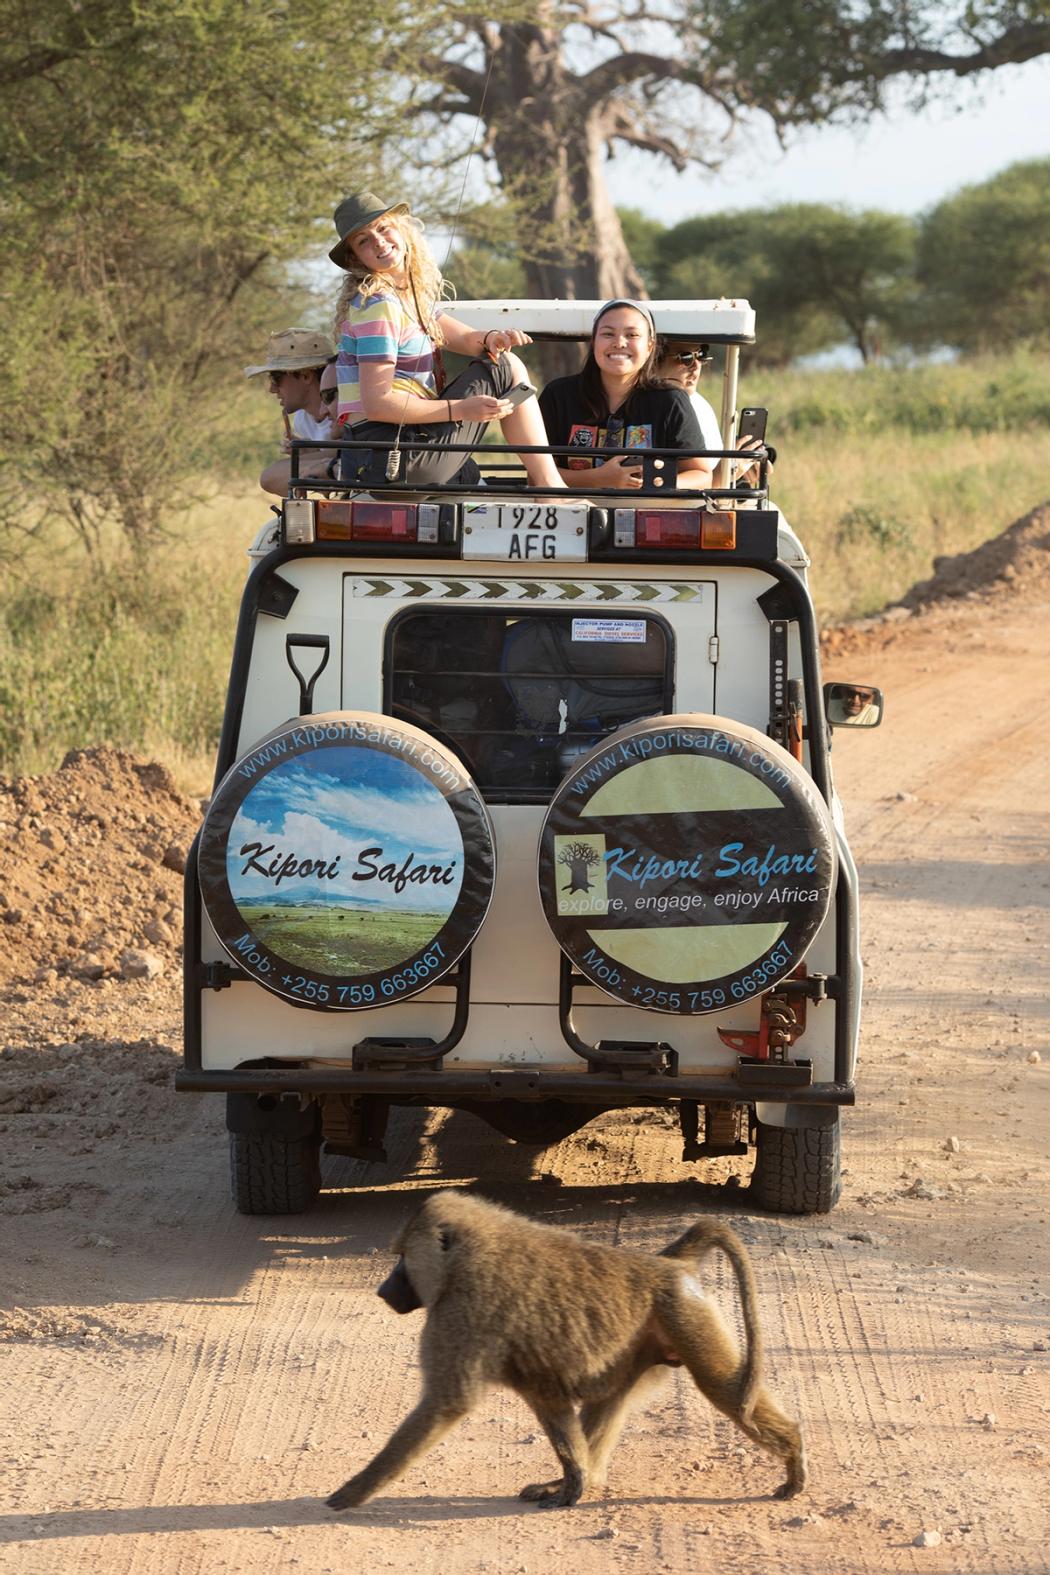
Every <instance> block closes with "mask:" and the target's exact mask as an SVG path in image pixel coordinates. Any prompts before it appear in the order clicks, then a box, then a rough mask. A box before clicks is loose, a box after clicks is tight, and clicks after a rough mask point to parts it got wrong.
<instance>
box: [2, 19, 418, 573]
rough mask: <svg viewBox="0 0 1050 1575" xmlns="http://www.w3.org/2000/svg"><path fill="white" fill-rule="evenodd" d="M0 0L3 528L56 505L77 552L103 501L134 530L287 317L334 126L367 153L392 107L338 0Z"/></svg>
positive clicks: (19, 525) (150, 525)
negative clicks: (290, 269)
mask: <svg viewBox="0 0 1050 1575" xmlns="http://www.w3.org/2000/svg"><path fill="white" fill-rule="evenodd" d="M0 9H2V11H3V14H4V21H5V26H4V28H3V30H2V34H3V42H2V43H0V82H2V84H3V89H4V91H3V96H2V99H0V223H2V226H3V231H4V277H3V283H2V285H0V338H2V340H3V343H4V345H5V378H4V386H3V389H2V391H0V525H6V527H7V529H6V531H5V534H4V539H3V541H2V542H0V546H3V547H4V548H6V550H7V551H8V552H11V551H15V550H17V549H18V547H19V545H20V536H19V532H21V531H24V530H30V531H32V530H34V529H36V528H38V526H39V524H40V522H41V521H42V520H46V519H47V518H48V517H53V516H54V514H55V512H56V511H60V512H61V513H62V514H63V515H64V516H65V518H66V520H67V521H68V522H70V523H72V525H73V526H74V527H75V529H76V531H77V533H78V535H79V537H80V539H81V540H82V542H83V543H84V545H85V546H86V547H87V548H89V549H90V550H95V549H97V547H98V544H99V542H100V541H101V539H102V531H103V527H104V525H105V524H106V522H107V521H108V520H109V519H111V518H114V517H115V518H117V519H118V520H119V521H120V523H121V525H122V526H123V529H124V531H125V533H126V534H127V535H129V536H132V537H140V538H141V537H144V536H148V535H149V534H150V532H151V531H152V530H153V529H155V528H156V527H157V525H158V524H159V523H160V521H161V519H162V517H163V514H164V513H165V511H166V510H167V508H168V507H169V506H170V504H171V503H172V502H173V501H174V500H176V499H177V497H178V495H179V491H180V483H182V482H183V481H184V479H185V477H186V476H187V474H189V475H190V477H191V479H192V472H193V460H194V455H195V452H199V450H200V447H201V440H202V436H203V435H205V434H206V433H207V432H208V430H209V429H210V428H211V427H212V426H213V424H214V423H215V422H216V420H217V419H221V418H222V416H223V414H224V412H225V410H226V409H227V408H228V405H229V400H230V392H231V385H232V386H233V387H236V381H235V380H238V379H239V378H240V375H241V374H240V367H243V366H244V364H245V363H246V362H250V361H254V360H255V359H256V355H257V351H258V350H259V349H260V348H261V346H262V344H264V343H265V336H266V332H267V330H269V329H273V328H278V327H283V326H286V325H287V323H288V322H290V321H292V320H293V318H292V316H291V313H292V310H293V306H292V303H294V304H295V309H296V310H297V309H298V304H299V298H297V297H296V296H295V295H294V294H291V293H290V292H289V291H288V289H287V286H286V285H285V283H284V274H285V268H286V265H287V264H288V263H289V262H290V261H292V260H294V259H295V258H297V257H299V256H301V255H302V253H303V251H304V249H305V247H306V246H307V245H309V243H310V241H311V239H312V238H313V232H314V226H315V224H316V223H317V215H318V214H321V213H324V214H325V218H326V220H327V215H328V214H329V213H330V212H331V208H332V206H333V202H334V199H333V192H335V193H339V192H340V191H341V190H342V189H343V187H344V185H345V182H346V180H347V175H346V152H345V150H346V147H347V143H348V141H349V139H350V137H351V134H352V135H353V138H354V141H355V143H356V144H357V145H358V146H359V147H360V148H361V149H362V150H363V151H365V152H367V149H368V147H369V139H370V138H372V139H375V138H378V137H381V136H382V135H383V134H384V131H385V130H388V129H389V125H390V119H391V116H392V114H393V113H394V112H395V111H396V108H397V106H396V104H392V99H393V94H392V92H391V88H390V85H389V83H388V81H387V80H386V79H385V76H381V73H380V68H379V66H378V65H377V64H376V59H375V57H376V55H377V53H378V51H377V47H376V46H377V37H376V31H375V29H376V26H377V24H372V30H371V32H370V31H369V27H368V25H365V24H364V23H360V22H359V19H356V7H354V6H353V5H352V4H351V3H350V0H324V3H323V4H322V0H282V3H281V4H279V5H277V4H274V5H265V6H257V7H255V8H248V7H246V6H245V4H244V0H179V3H178V4H177V5H172V4H171V3H170V0H0ZM351 23H354V24H355V25H354V26H351ZM322 26H323V27H324V28H325V29H326V31H325V32H324V33H323V34H322V39H321V42H319V43H317V44H313V45H309V46H307V45H306V40H307V39H309V38H311V36H312V35H313V34H315V33H317V32H318V31H319V30H320V29H321V28H322ZM328 39H330V40H331V41H330V42H327V41H326V40H328ZM348 82H349V83H350V84H351V90H350V91H349V92H348ZM333 106H339V110H338V113H333ZM329 231H330V222H326V224H325V226H324V233H325V235H327V234H328V233H329ZM43 497H46V498H47V503H48V507H47V509H46V510H45V509H43V508H42V507H41V502H42V499H43ZM26 502H28V505H29V506H28V507H26V506H25V505H26Z"/></svg>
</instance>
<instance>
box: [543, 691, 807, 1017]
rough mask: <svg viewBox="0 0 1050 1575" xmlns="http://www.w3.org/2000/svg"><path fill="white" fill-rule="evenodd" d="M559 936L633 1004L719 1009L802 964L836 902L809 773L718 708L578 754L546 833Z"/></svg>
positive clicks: (546, 873) (552, 920)
mask: <svg viewBox="0 0 1050 1575" xmlns="http://www.w3.org/2000/svg"><path fill="white" fill-rule="evenodd" d="M539 877H540V898H541V901H542V903H543V911H544V913H545V915H546V918H547V922H548V924H549V925H550V927H551V930H552V932H553V934H554V937H555V939H556V940H557V942H558V944H559V946H560V947H561V948H562V950H563V951H564V952H565V954H566V955H567V956H568V957H569V959H570V960H571V961H572V963H573V964H574V965H575V967H576V968H577V969H578V970H579V972H580V973H582V974H583V975H584V976H585V977H586V978H587V979H589V980H590V981H591V982H592V983H593V984H596V985H598V986H599V987H600V988H601V989H603V990H604V991H606V993H607V994H609V995H612V996H614V997H615V998H616V999H617V1000H619V1001H622V1002H623V1003H624V1004H626V1005H628V1006H641V1007H646V1008H648V1009H650V1010H652V1011H660V1012H679V1013H683V1014H685V1013H702V1012H715V1011H722V1010H723V1009H724V1008H725V1007H727V1006H732V1005H734V1004H735V1003H736V1002H739V1001H742V1000H747V999H749V998H750V997H751V996H754V995H756V994H758V993H760V992H761V991H763V990H767V989H769V988H770V987H771V986H772V985H774V984H776V983H777V982H778V981H779V980H781V979H783V978H786V977H787V975H788V974H790V973H792V972H793V971H794V970H795V968H796V967H797V966H798V964H799V963H800V961H801V960H802V957H803V956H804V955H805V952H806V949H807V947H808V946H809V945H810V943H811V942H812V940H813V938H814V936H815V935H816V934H817V931H818V930H819V929H820V926H821V925H822V924H823V922H824V918H825V915H826V914H827V911H828V905H829V903H830V901H831V896H832V892H833V889H834V881H835V837H834V829H833V826H832V821H831V814H830V811H829V810H828V806H827V804H826V803H825V802H824V800H823V799H822V798H821V796H820V794H819V792H818V791H817V788H816V785H815V783H814V782H813V779H812V777H810V775H809V773H808V772H807V771H805V770H804V768H803V767H802V766H801V765H799V763H798V762H797V761H796V760H795V759H793V757H792V756H791V755H789V754H788V752H787V750H785V749H782V748H781V747H780V745H779V744H776V743H774V742H773V740H772V739H770V738H767V737H766V736H765V734H763V733H759V732H758V731H757V730H756V729H754V728H751V727H747V726H746V725H745V724H743V723H741V722H733V721H730V720H728V719H727V718H725V717H716V716H702V715H695V714H691V715H688V716H663V717H650V718H647V719H646V720H645V721H642V722H635V723H631V724H630V725H629V726H628V727H625V728H622V729H620V730H619V731H618V732H616V733H613V734H611V735H610V736H609V737H608V738H607V739H605V741H604V742H603V743H602V744H600V745H599V746H598V747H597V748H595V749H593V750H591V751H590V752H589V753H588V754H586V755H584V756H582V757H581V758H580V759H579V760H578V761H576V762H575V764H574V765H573V768H572V770H571V771H570V772H569V774H568V775H567V776H566V777H565V779H564V781H563V782H562V783H561V785H560V787H559V788H558V790H557V792H556V793H555V795H554V798H553V800H552V801H551V805H550V808H549V810H548V811H547V816H546V819H545V821H544V824H543V830H542V832H541V835H540V849H539Z"/></svg>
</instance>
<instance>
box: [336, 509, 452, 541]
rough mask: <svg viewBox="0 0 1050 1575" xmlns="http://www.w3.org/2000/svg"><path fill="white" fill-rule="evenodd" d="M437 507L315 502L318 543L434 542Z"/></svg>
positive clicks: (435, 538) (436, 537)
mask: <svg viewBox="0 0 1050 1575" xmlns="http://www.w3.org/2000/svg"><path fill="white" fill-rule="evenodd" d="M438 517H439V509H438V505H437V504H432V503H420V504H416V503H371V502H370V503H359V502H346V501H344V500H343V499H337V498H320V499H318V501H317V538H318V540H319V541H371V542H384V541H387V542H390V543H392V544H396V543H398V542H436V541H437V540H438Z"/></svg>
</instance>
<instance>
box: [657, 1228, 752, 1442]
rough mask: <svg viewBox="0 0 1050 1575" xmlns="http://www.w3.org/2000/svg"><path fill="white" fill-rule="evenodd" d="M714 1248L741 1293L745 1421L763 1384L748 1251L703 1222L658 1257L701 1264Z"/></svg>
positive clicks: (730, 1234)
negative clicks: (722, 1255) (727, 1263)
mask: <svg viewBox="0 0 1050 1575" xmlns="http://www.w3.org/2000/svg"><path fill="white" fill-rule="evenodd" d="M716 1247H718V1248H720V1249H721V1251H722V1252H724V1253H725V1255H726V1257H727V1258H728V1259H729V1261H730V1263H732V1265H733V1272H734V1274H735V1275H736V1283H737V1289H738V1290H739V1292H740V1308H741V1311H742V1313H743V1316H744V1332H745V1334H746V1335H747V1354H746V1356H745V1358H744V1389H743V1394H742V1397H741V1413H742V1415H743V1418H744V1420H745V1421H747V1420H749V1419H750V1416H751V1412H752V1411H753V1410H754V1406H755V1401H756V1399H757V1398H758V1391H759V1387H760V1385H761V1383H762V1334H761V1331H760V1329H759V1326H758V1312H757V1309H756V1305H755V1304H756V1291H755V1276H754V1272H753V1270H752V1268H751V1259H750V1258H749V1257H748V1253H747V1248H746V1247H745V1246H744V1243H743V1242H742V1241H741V1240H740V1237H739V1236H738V1235H737V1233H736V1231H735V1230H733V1229H732V1228H731V1227H730V1226H729V1225H724V1224H723V1223H722V1221H721V1220H713V1219H706V1220H700V1221H699V1222H698V1223H697V1224H696V1225H691V1226H690V1227H689V1229H688V1230H687V1231H686V1232H685V1234H684V1235H682V1236H679V1237H678V1239H677V1241H672V1242H671V1244H670V1245H669V1246H667V1247H665V1248H664V1250H663V1252H662V1253H661V1254H660V1256H661V1258H677V1259H679V1260H684V1261H687V1262H688V1261H690V1260H691V1261H692V1262H694V1263H700V1262H701V1261H702V1260H703V1259H704V1258H706V1257H707V1254H708V1253H709V1252H712V1251H713V1250H714V1249H715V1248H716Z"/></svg>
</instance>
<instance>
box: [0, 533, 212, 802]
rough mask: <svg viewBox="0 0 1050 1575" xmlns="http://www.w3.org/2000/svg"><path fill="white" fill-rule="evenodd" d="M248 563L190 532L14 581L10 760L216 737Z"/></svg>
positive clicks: (2, 726) (6, 729) (187, 746)
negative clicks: (187, 541) (202, 545)
mask: <svg viewBox="0 0 1050 1575" xmlns="http://www.w3.org/2000/svg"><path fill="white" fill-rule="evenodd" d="M230 570H232V573H231V572H230ZM216 571H217V572H216ZM241 573H242V571H241V568H240V563H238V562H237V561H236V555H234V554H229V553H227V555H226V570H225V571H224V570H223V569H222V568H221V567H219V566H217V565H214V564H213V565H209V566H208V567H207V568H204V567H203V566H202V564H201V561H200V557H199V555H197V554H195V553H194V551H193V548H192V545H191V546H190V549H189V551H187V550H186V549H185V548H183V547H182V544H181V543H180V545H179V550H178V551H177V553H175V552H173V551H172V549H171V547H170V546H169V547H168V548H167V549H165V550H162V551H158V552H157V553H156V555H154V556H152V557H146V556H145V555H142V556H139V555H134V554H126V555H122V556H116V555H114V561H113V562H111V563H110V564H109V565H107V566H103V565H102V564H101V563H96V564H95V565H93V566H89V567H86V568H85V567H84V566H82V565H80V566H76V565H75V563H71V564H70V565H69V566H68V567H66V568H65V569H62V568H57V569H56V568H55V567H54V566H53V565H52V567H51V571H50V573H49V575H48V576H47V578H46V581H45V580H43V579H42V577H37V578H36V579H34V580H27V581H24V582H22V583H16V582H12V583H11V585H10V588H9V591H8V594H7V595H6V597H5V598H4V601H3V603H2V604H0V770H4V771H7V772H12V773H14V772H21V771H26V770H33V769H38V768H39V766H40V764H41V763H47V764H48V765H51V766H53V765H55V764H57V763H58V761H59V760H61V758H62V756H63V755H64V753H65V752H66V750H67V749H71V748H74V747H76V746H77V745H78V744H82V743H92V744H102V743H109V744H114V745H123V746H126V747H129V748H142V747H143V746H147V747H155V746H156V744H157V743H159V742H161V741H164V742H165V743H166V744H167V745H168V746H169V747H174V748H175V749H176V750H178V751H181V752H184V753H186V754H196V753H199V752H201V751H204V750H208V749H210V748H212V747H213V746H214V744H215V741H216V740H217V738H218V731H219V726H220V724H221V718H222V700H223V694H224V691H225V681H226V674H227V672H228V669H229V660H230V647H231V643H232V639H233V628H234V623H235V617H236V606H237V602H236V596H237V590H238V582H239V579H240V577H241ZM191 587H192V589H191Z"/></svg>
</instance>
